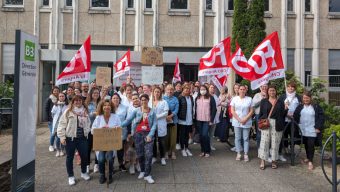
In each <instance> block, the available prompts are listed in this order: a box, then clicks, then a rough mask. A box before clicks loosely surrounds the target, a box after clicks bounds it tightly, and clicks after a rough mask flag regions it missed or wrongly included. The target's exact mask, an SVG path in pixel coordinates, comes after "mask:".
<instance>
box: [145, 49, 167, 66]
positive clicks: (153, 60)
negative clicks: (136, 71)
mask: <svg viewBox="0 0 340 192" xmlns="http://www.w3.org/2000/svg"><path fill="white" fill-rule="evenodd" d="M141 63H142V64H145V65H163V48H162V47H143V48H142V58H141Z"/></svg>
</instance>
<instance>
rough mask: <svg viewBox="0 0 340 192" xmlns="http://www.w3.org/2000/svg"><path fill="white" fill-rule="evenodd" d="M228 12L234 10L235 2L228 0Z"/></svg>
mask: <svg viewBox="0 0 340 192" xmlns="http://www.w3.org/2000/svg"><path fill="white" fill-rule="evenodd" d="M228 10H234V0H228Z"/></svg>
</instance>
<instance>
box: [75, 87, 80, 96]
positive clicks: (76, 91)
mask: <svg viewBox="0 0 340 192" xmlns="http://www.w3.org/2000/svg"><path fill="white" fill-rule="evenodd" d="M74 95H78V96H81V91H80V89H77V88H75V89H74Z"/></svg>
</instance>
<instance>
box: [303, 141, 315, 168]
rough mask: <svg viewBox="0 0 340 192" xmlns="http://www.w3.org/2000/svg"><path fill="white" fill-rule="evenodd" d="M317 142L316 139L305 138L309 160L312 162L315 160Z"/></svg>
mask: <svg viewBox="0 0 340 192" xmlns="http://www.w3.org/2000/svg"><path fill="white" fill-rule="evenodd" d="M315 140H316V137H305V136H303V144H304V145H305V149H306V155H307V159H308V160H309V161H310V162H313V158H314V152H315Z"/></svg>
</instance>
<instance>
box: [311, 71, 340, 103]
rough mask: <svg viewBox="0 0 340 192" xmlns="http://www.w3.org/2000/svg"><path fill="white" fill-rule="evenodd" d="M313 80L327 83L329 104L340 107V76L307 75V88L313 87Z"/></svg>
mask: <svg viewBox="0 0 340 192" xmlns="http://www.w3.org/2000/svg"><path fill="white" fill-rule="evenodd" d="M313 78H319V79H322V80H324V81H325V82H326V84H325V86H326V87H327V89H328V100H329V103H332V104H335V105H336V106H340V75H307V82H306V87H311V86H312V79H313Z"/></svg>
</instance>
